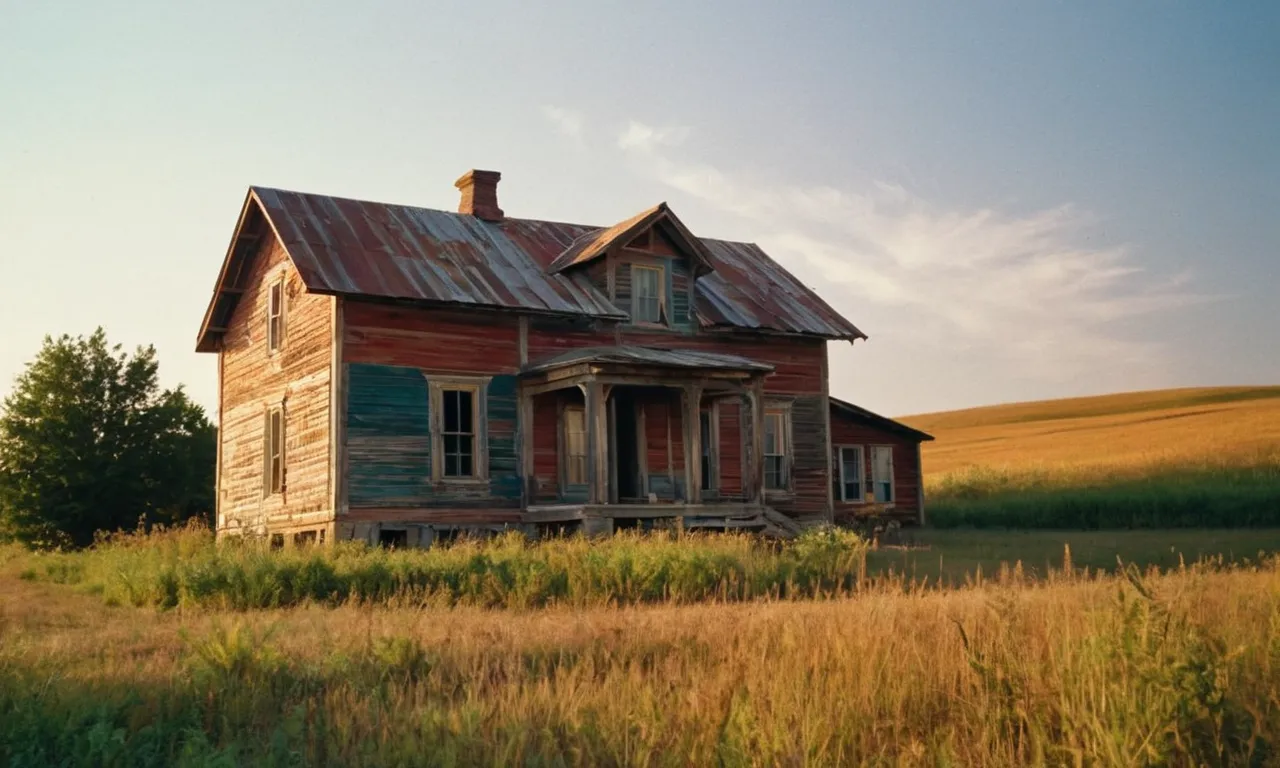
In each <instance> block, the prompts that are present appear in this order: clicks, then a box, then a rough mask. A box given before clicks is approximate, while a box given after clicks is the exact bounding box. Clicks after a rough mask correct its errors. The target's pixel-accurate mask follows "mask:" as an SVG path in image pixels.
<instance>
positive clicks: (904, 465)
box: [831, 408, 920, 520]
mask: <svg viewBox="0 0 1280 768" xmlns="http://www.w3.org/2000/svg"><path fill="white" fill-rule="evenodd" d="M831 435H832V439H831V445H832V455H833V459H832V466H833V467H834V468H835V473H836V474H835V477H833V478H832V483H833V484H838V483H839V481H840V475H839V471H840V457H839V456H838V455H836V454H835V450H836V449H837V448H838V447H840V446H841V445H861V446H864V448H863V451H862V463H863V467H862V476H863V478H865V480H866V482H870V481H871V446H873V445H890V446H893V495H894V510H893V513H892V514H893V516H895V517H902V518H908V519H912V520H914V519H916V517H917V514H918V510H919V505H920V497H919V487H920V486H919V481H920V464H919V462H918V461H917V455H916V445H917V444H916V442H915V441H914V440H911V439H909V438H907V437H904V436H902V435H899V434H897V433H894V432H889V431H886V430H882V429H877V428H875V427H873V426H870V425H868V424H864V423H862V422H859V421H857V420H855V419H853V418H851V417H850V416H849V415H848V414H846V413H844V412H843V411H841V410H839V409H836V408H833V409H832V410H831ZM835 504H836V514H837V515H840V514H842V513H844V514H847V513H848V512H850V511H851V510H852V509H853V507H854V506H855V505H854V504H852V503H850V502H847V501H841V500H840V489H839V488H838V487H837V488H836V501H835Z"/></svg>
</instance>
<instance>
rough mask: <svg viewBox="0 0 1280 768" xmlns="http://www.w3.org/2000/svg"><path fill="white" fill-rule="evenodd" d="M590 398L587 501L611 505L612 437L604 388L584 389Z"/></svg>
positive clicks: (589, 386)
mask: <svg viewBox="0 0 1280 768" xmlns="http://www.w3.org/2000/svg"><path fill="white" fill-rule="evenodd" d="M582 389H583V393H584V394H585V395H586V406H587V407H586V414H585V415H586V420H587V501H588V502H590V503H591V504H605V503H608V501H609V435H608V429H607V425H608V421H607V418H606V416H607V411H606V409H605V396H604V386H603V385H602V384H601V383H600V382H598V381H589V382H587V383H586V384H583V385H582Z"/></svg>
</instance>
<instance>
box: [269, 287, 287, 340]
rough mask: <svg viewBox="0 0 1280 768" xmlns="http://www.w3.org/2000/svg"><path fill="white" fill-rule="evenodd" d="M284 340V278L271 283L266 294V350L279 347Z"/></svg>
mask: <svg viewBox="0 0 1280 768" xmlns="http://www.w3.org/2000/svg"><path fill="white" fill-rule="evenodd" d="M283 340H284V279H283V278H282V279H280V280H277V281H275V282H274V283H272V284H271V289H270V291H269V292H268V294H267V351H268V352H275V351H276V350H278V349H280V342H281V341H283Z"/></svg>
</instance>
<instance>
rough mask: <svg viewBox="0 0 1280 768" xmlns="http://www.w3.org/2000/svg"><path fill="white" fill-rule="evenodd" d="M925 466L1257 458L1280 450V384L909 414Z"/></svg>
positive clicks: (1134, 465) (937, 471)
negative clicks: (928, 438) (927, 438)
mask: <svg viewBox="0 0 1280 768" xmlns="http://www.w3.org/2000/svg"><path fill="white" fill-rule="evenodd" d="M899 420H900V421H902V422H904V423H906V424H909V425H911V426H912V427H915V428H916V429H922V430H924V431H926V432H928V433H930V434H932V435H933V436H934V437H936V438H937V440H936V441H935V442H933V443H926V444H925V446H924V451H925V457H924V460H925V471H926V473H927V474H928V475H929V476H930V477H937V476H939V475H944V474H947V473H949V472H954V471H957V470H965V469H969V468H972V467H986V468H1001V469H1009V470H1016V469H1027V468H1050V467H1052V468H1057V469H1065V468H1072V469H1083V468H1087V467H1100V466H1105V467H1107V468H1109V469H1116V470H1118V469H1124V468H1130V469H1134V470H1139V469H1141V468H1142V467H1150V466H1155V465H1159V466H1163V465H1167V464H1169V463H1171V462H1172V463H1182V462H1192V463H1197V464H1198V463H1204V462H1208V463H1217V462H1229V463H1236V462H1240V461H1249V462H1251V461H1254V460H1257V459H1258V458H1260V457H1261V458H1267V457H1268V456H1269V455H1270V454H1273V453H1275V452H1276V451H1277V450H1280V386H1275V387H1205V388H1195V389H1165V390H1155V391H1149V392H1125V393H1122V394H1115V395H1102V396H1099V397H1078V398H1070V399H1064V400H1043V401H1038V402H1027V403H1010V404H1007V405H996V406H988V407H983V408H970V409H966V410H959V411H945V412H941V413H926V414H920V415H916V416H906V417H903V418H901V419H899Z"/></svg>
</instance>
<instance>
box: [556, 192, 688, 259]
mask: <svg viewBox="0 0 1280 768" xmlns="http://www.w3.org/2000/svg"><path fill="white" fill-rule="evenodd" d="M655 226H660V227H661V228H662V229H664V230H665V231H666V232H668V233H669V234H670V235H671V236H672V237H673V239H674V240H675V241H676V243H677V244H679V245H681V246H683V247H684V250H685V252H686V253H687V254H689V257H690V259H691V261H692V265H691V266H692V267H693V270H692V271H693V274H694V275H704V274H706V273H707V272H710V271H711V267H710V266H709V265H708V264H707V247H706V245H704V244H703V242H702V241H701V240H699V239H698V238H696V237H694V236H693V233H692V232H690V231H689V229H688V227H686V226H685V225H684V222H682V221H680V219H679V218H678V217H677V216H676V215H675V214H674V213H672V212H671V209H670V208H668V207H667V204H666V203H665V202H663V203H658V204H657V205H655V206H653V207H652V208H649V209H648V210H644V211H641V212H640V213H637V214H636V215H635V216H632V217H631V218H629V219H623V220H622V221H620V222H618V223H617V224H614V225H613V226H612V227H609V228H607V229H597V230H595V231H593V232H588V233H586V234H585V235H582V236H581V237H579V238H578V239H577V240H575V241H573V243H572V244H570V245H569V247H568V248H566V249H565V250H564V252H563V253H561V254H560V255H559V256H557V257H556V259H555V261H553V262H551V265H550V266H548V267H547V271H549V272H562V271H564V270H566V269H568V268H569V267H573V266H577V265H579V264H586V263H587V262H589V261H592V260H594V259H597V258H599V257H601V256H603V255H605V253H606V252H608V250H609V249H610V248H613V247H615V246H622V245H626V244H627V243H629V242H631V240H632V239H634V238H635V237H636V235H639V234H640V233H641V232H644V231H645V230H647V229H649V228H650V227H655Z"/></svg>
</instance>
